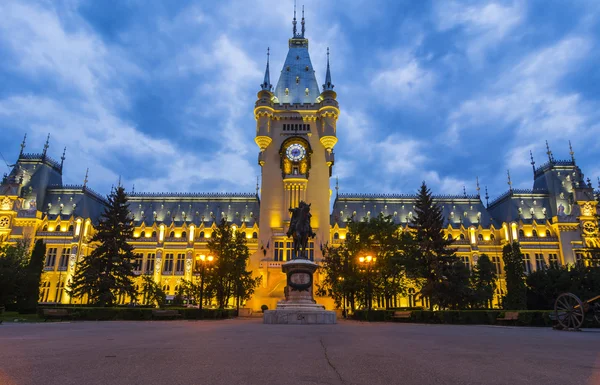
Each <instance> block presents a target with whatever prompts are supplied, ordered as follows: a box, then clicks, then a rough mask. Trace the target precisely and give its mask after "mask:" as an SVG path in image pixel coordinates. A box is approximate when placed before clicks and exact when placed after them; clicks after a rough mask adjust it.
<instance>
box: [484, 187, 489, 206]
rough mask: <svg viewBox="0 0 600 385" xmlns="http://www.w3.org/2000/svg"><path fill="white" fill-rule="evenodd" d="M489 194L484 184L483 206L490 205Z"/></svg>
mask: <svg viewBox="0 0 600 385" xmlns="http://www.w3.org/2000/svg"><path fill="white" fill-rule="evenodd" d="M489 199H490V195H489V194H488V190H487V186H485V206H486V207H490V201H489Z"/></svg>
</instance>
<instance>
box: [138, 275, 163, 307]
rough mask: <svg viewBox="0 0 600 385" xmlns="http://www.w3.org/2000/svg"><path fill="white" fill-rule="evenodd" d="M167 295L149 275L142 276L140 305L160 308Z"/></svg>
mask: <svg viewBox="0 0 600 385" xmlns="http://www.w3.org/2000/svg"><path fill="white" fill-rule="evenodd" d="M166 299H167V295H166V294H165V292H164V291H163V289H162V288H161V287H160V285H159V284H158V283H156V282H155V281H154V279H152V277H151V276H149V275H144V276H142V303H143V304H144V305H154V306H157V307H160V306H162V305H163V304H164V303H165V300H166Z"/></svg>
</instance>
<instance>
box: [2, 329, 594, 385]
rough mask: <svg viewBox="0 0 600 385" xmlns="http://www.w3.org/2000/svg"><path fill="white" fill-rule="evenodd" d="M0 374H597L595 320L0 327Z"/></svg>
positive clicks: (373, 380)
mask: <svg viewBox="0 0 600 385" xmlns="http://www.w3.org/2000/svg"><path fill="white" fill-rule="evenodd" d="M0 384H2V385H30V384H31V385H33V384H46V385H54V384H56V385H58V384H60V385H69V384H76V385H95V384H140V385H141V384H147V385H153V384H244V385H247V384H277V385H286V384H386V385H392V384H415V385H428V384H502V385H504V384H511V385H517V384H543V385H553V384H560V385H575V384H577V385H597V384H600V330H597V331H594V330H589V331H584V332H578V333H577V332H558V331H553V330H550V329H547V328H543V329H542V328H517V327H494V326H453V325H416V324H399V323H395V324H392V323H386V324H383V323H372V324H368V323H358V322H350V321H340V323H339V324H337V325H308V326H302V325H263V324H262V323H261V320H260V319H248V320H244V319H236V320H224V321H153V322H134V321H130V322H127V321H123V322H121V321H115V322H72V323H69V322H62V323H59V322H53V323H37V324H4V325H1V326H0Z"/></svg>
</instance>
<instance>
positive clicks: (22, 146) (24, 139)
mask: <svg viewBox="0 0 600 385" xmlns="http://www.w3.org/2000/svg"><path fill="white" fill-rule="evenodd" d="M26 140H27V134H25V136H24V137H23V142H22V143H21V153H20V154H19V155H23V150H25V141H26Z"/></svg>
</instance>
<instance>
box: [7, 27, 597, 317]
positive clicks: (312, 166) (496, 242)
mask: <svg viewBox="0 0 600 385" xmlns="http://www.w3.org/2000/svg"><path fill="white" fill-rule="evenodd" d="M308 46H309V42H308V40H307V39H306V38H305V37H304V19H302V22H301V32H300V33H298V32H297V29H296V21H295V19H294V35H293V37H292V38H291V39H290V40H289V51H288V55H287V57H286V60H285V63H284V65H283V68H282V71H281V75H280V77H279V80H278V82H277V85H276V87H275V88H273V87H272V85H271V83H270V73H269V64H268V61H267V68H266V71H265V78H264V81H263V84H261V88H260V91H259V92H258V95H257V101H256V104H255V109H254V116H255V119H256V138H255V142H256V144H257V146H258V149H259V151H258V163H259V164H260V166H261V170H262V178H261V186H260V194H259V190H258V188H257V191H256V193H249V194H221V193H212V194H210V193H209V194H193V193H189V194H188V193H180V194H178V193H165V194H151V193H132V194H130V200H129V202H130V210H131V212H132V214H133V217H134V218H133V220H134V223H135V233H134V238H133V239H132V240H131V243H132V244H133V245H134V246H135V249H136V253H137V256H138V264H137V266H138V268H137V270H136V274H138V275H139V277H138V279H140V280H141V276H142V275H150V276H152V277H153V278H154V280H155V281H156V282H158V283H159V284H160V285H161V286H162V287H163V288H164V290H165V291H166V292H167V293H168V294H169V295H173V294H174V293H175V292H176V290H177V287H178V286H179V285H180V283H181V280H182V279H188V280H189V279H193V277H194V273H193V271H194V270H195V269H194V264H195V263H201V262H199V261H201V260H204V258H201V257H202V256H206V257H208V256H209V254H210V253H209V250H208V248H207V241H208V239H210V237H211V234H212V231H213V230H214V228H215V226H216V223H218V222H219V221H220V220H221V219H222V218H225V219H226V220H227V221H229V222H230V223H232V224H233V225H235V227H236V231H242V232H244V233H245V234H246V237H247V239H248V245H249V247H250V250H251V253H252V257H251V261H250V266H249V269H250V270H252V271H253V272H254V273H255V274H257V275H261V276H262V277H263V280H262V286H261V287H260V288H259V289H258V290H257V291H256V293H255V295H254V298H252V299H251V300H250V301H249V303H248V304H247V306H249V307H252V308H254V309H258V308H260V306H261V305H262V304H266V305H268V306H269V308H274V307H275V304H276V302H277V301H278V300H280V299H281V298H282V297H283V289H284V286H285V275H284V274H283V273H282V272H281V264H282V263H284V262H285V261H286V260H288V259H290V258H292V257H293V255H292V251H291V239H288V238H287V237H286V236H285V232H286V230H287V226H288V225H289V221H290V213H289V208H290V207H294V206H296V205H297V203H298V202H299V201H300V200H304V201H306V202H308V203H310V204H311V205H312V206H311V212H312V214H313V217H312V227H313V229H314V231H315V233H316V234H317V235H316V237H315V239H314V240H312V241H311V244H310V251H309V257H310V258H311V259H314V260H315V261H317V262H319V261H320V260H321V258H322V254H321V247H322V246H323V245H325V244H334V245H336V244H340V243H342V242H344V239H345V237H346V231H347V229H346V219H347V218H349V217H354V218H356V219H361V218H368V217H372V216H377V215H378V214H379V213H383V214H385V215H392V216H393V218H394V220H395V221H396V222H398V223H400V224H401V225H402V226H403V227H406V226H407V225H408V223H409V222H410V219H411V217H412V215H413V205H414V200H415V196H414V195H363V194H338V191H337V190H338V188H337V186H336V193H335V196H333V197H332V191H331V189H330V177H331V175H332V169H333V167H334V152H333V148H334V146H335V144H336V143H337V127H336V123H337V118H338V116H339V113H340V110H339V106H338V103H337V101H336V93H335V92H334V91H333V88H334V86H333V84H332V81H331V72H330V68H329V59H328V62H327V69H326V76H325V84H323V86H322V87H319V85H318V83H317V80H316V77H315V71H314V69H313V66H312V63H311V60H310V56H309V50H308ZM48 147H49V146H48V142H46V145H45V146H44V149H43V151H42V153H40V154H27V153H25V152H24V148H25V141H24V142H23V144H22V145H21V153H20V155H19V158H18V160H17V162H16V164H15V165H14V167H13V169H12V171H11V173H10V174H9V175H7V176H6V177H5V178H4V180H3V181H2V184H1V185H0V243H2V242H8V243H15V242H17V241H18V240H19V239H24V238H26V239H32V240H35V239H40V238H41V239H44V240H45V242H46V245H47V256H46V261H45V268H44V270H45V274H43V277H42V281H43V283H42V287H41V301H42V302H65V303H68V302H77V301H76V300H75V299H71V298H69V297H68V295H67V293H66V291H65V290H64V288H65V285H68V282H69V280H70V278H71V276H72V275H73V273H74V271H75V269H76V268H77V264H78V261H80V260H81V259H82V258H85V257H86V256H87V255H88V254H89V252H90V248H91V247H92V245H90V244H89V240H90V238H91V235H92V234H93V232H94V225H95V224H96V223H97V221H98V219H99V217H100V214H101V213H102V211H103V209H104V206H105V204H106V200H105V198H104V197H103V196H102V195H100V194H98V193H96V192H94V191H92V190H91V189H90V188H89V187H88V186H87V184H88V181H87V175H86V180H85V181H84V183H83V185H79V186H68V185H64V184H63V183H62V171H63V163H64V160H65V157H64V153H63V156H62V157H61V161H60V162H57V161H55V160H53V159H51V158H50V157H49V156H48V155H47V150H48ZM532 166H533V176H534V177H533V186H532V189H531V190H516V189H512V188H510V189H509V191H508V192H506V193H504V194H502V195H501V196H500V197H499V198H497V199H496V200H494V201H491V202H489V203H488V200H489V198H488V194H487V190H486V193H485V203H484V202H483V201H482V197H481V196H480V195H479V186H478V188H477V191H478V194H477V195H474V196H469V195H467V194H462V195H456V196H437V197H435V200H436V202H437V203H438V204H439V205H440V206H442V208H443V212H444V217H445V221H446V233H447V236H448V237H452V238H453V239H455V240H456V242H455V246H456V247H457V255H458V256H459V257H460V258H461V259H462V261H463V263H465V264H466V265H468V266H469V267H470V268H472V267H473V265H474V264H475V263H476V260H477V257H478V255H480V254H482V253H485V254H487V255H488V256H489V257H490V258H491V260H492V262H493V263H494V264H495V266H496V269H497V272H498V273H500V274H501V273H502V272H503V266H502V247H503V245H504V244H506V243H507V242H512V241H513V240H516V241H518V242H520V244H521V248H522V251H523V253H524V256H525V259H524V261H523V265H524V269H525V270H526V271H534V270H536V269H540V268H543V266H546V265H549V264H550V263H553V262H556V263H558V264H570V263H574V262H575V261H576V260H577V259H579V258H581V257H582V255H583V254H584V253H585V249H586V248H588V247H593V246H595V247H598V246H600V243H599V242H600V239H599V238H598V229H597V226H596V223H597V221H596V219H595V214H596V210H597V198H596V196H597V195H596V193H595V192H594V191H593V189H592V187H591V184H590V182H589V180H588V181H587V182H585V181H584V177H583V174H582V172H581V170H580V169H579V167H578V166H577V165H576V162H575V159H574V157H573V152H572V151H571V160H568V161H559V160H555V159H554V157H553V156H552V153H551V152H550V150H548V162H547V163H546V164H544V165H542V166H541V167H538V168H536V167H535V164H534V163H533V160H532ZM509 184H510V177H509ZM332 198H333V199H334V201H333V204H332V202H331V199H332ZM332 206H333V212H331V211H330V208H331V207H332ZM197 261H198V262H197ZM315 281H316V283H318V282H319V277H318V276H317V277H315ZM499 283H500V285H499V288H498V292H497V294H498V296H499V295H501V294H503V290H504V284H503V280H502V278H500V280H499ZM414 292H415V291H414V290H413V289H411V290H409V294H408V296H406V297H402V298H396V299H394V301H393V304H394V305H395V306H415V305H419V304H420V303H419V299H418V298H416V297H415V295H414ZM319 302H323V303H324V304H325V305H326V306H327V307H328V308H331V307H332V306H333V305H332V302H331V300H329V299H327V298H320V299H319ZM496 302H497V299H496ZM375 305H377V303H375Z"/></svg>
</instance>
